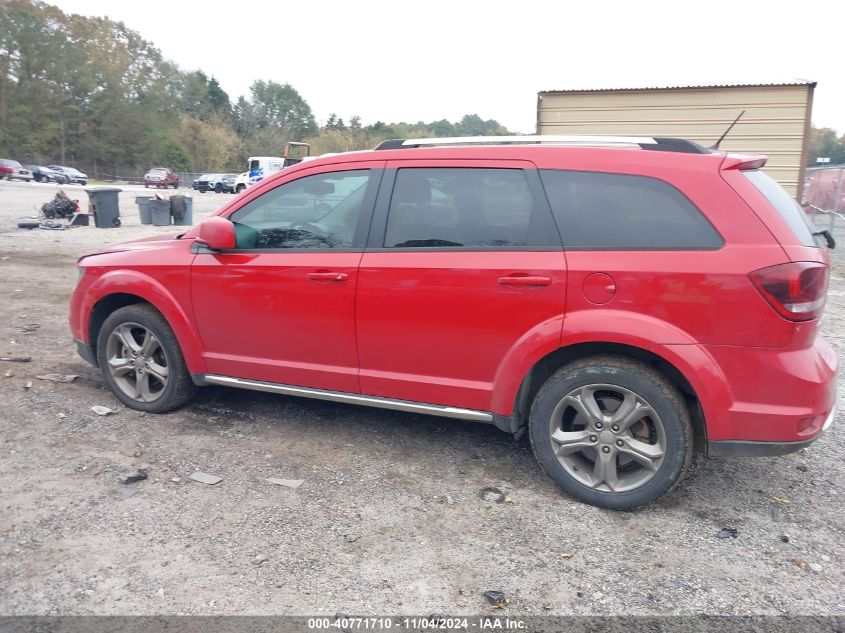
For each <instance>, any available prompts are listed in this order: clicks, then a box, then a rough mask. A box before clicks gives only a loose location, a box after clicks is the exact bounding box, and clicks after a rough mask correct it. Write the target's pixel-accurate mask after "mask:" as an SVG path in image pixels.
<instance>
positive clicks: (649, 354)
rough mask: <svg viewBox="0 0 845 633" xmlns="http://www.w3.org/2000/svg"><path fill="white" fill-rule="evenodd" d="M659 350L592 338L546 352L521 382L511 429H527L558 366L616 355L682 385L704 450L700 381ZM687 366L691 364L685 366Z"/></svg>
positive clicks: (502, 420)
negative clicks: (537, 400)
mask: <svg viewBox="0 0 845 633" xmlns="http://www.w3.org/2000/svg"><path fill="white" fill-rule="evenodd" d="M658 351H662V350H659V349H658V350H655V349H654V348H652V349H646V348H644V347H638V346H635V345H630V344H627V343H619V342H613V341H590V342H579V343H573V344H571V345H566V346H562V347H559V348H557V349H555V350H553V351H551V352H549V353H547V354H545V355H544V356H542V357H541V358H539V359H538V360H537V361H536V362H535V363H534V364H533V365H532V366H531V367H530V369H529V370H528V371H527V372H526V374H525V375H524V377H523V379H522V382H521V383H520V385H519V389H518V391H517V393H516V396H515V397H514V399H513V413H512V415H511V416H510V420H509V423H510V429H509V430H510V431H511V432H514V433H521V432H522V431H523V429H524V428H525V426H526V424H527V422H528V413H529V412H530V409H531V403H532V402H533V401H534V398H535V396H536V395H537V392H538V391H539V390H540V387H542V385H543V383H545V382H546V380H548V379H549V377H550V376H551V375H552V374H554V373H555V372H556V371H557V370H558V369H560V368H561V367H563V366H564V365H567V364H569V363H571V362H573V361H576V360H579V359H582V358H587V357H590V356H600V355H601V356H607V355H612V356H619V357H622V358H628V359H631V360H635V361H638V362H641V363H644V364H647V365H649V366H651V367H653V368H654V369H656V370H657V371H658V372H660V374H661V375H662V376H664V377H665V378H666V379H667V380H668V381H669V382H670V383H671V384H672V385H674V386H675V387H676V388H677V389H678V391H679V392H680V393H681V395H682V396H683V398H684V401H685V402H686V404H687V408H688V410H689V413H690V419H691V420H692V424H693V434H694V438H695V449H696V451H699V452H703V451H704V450H706V444H707V424H706V420H705V414H704V408H703V406H702V400H701V397H700V395H699V392H700V385H694V384H693V383H692V382H690V380H689V379H688V377H687V374H689V371H687V372H686V373H685V372H684V371H681V369H679V367H678V366H677V364H676V362H677V360H678V359H673V360H669V359H668V358H666V356H668V354H666V355H661V354H660V353H658ZM673 361H675V362H673ZM684 369H689V368H686V367H685V368H684ZM697 387H698V388H697ZM497 417H498V418H499V420H498V421H497V426H499V427H500V428H502V427H503V426H506V423H505V419H506V418H505V416H497Z"/></svg>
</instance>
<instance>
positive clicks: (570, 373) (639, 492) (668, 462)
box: [529, 356, 693, 510]
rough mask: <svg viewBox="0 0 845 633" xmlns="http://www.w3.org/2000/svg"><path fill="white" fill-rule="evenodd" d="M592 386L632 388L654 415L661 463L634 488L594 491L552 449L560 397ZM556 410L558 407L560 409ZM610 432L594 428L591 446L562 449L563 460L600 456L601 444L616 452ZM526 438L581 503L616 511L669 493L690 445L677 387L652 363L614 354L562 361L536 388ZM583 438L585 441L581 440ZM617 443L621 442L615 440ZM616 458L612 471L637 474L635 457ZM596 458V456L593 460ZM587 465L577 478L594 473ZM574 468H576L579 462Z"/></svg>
mask: <svg viewBox="0 0 845 633" xmlns="http://www.w3.org/2000/svg"><path fill="white" fill-rule="evenodd" d="M592 385H612V386H618V387H620V388H621V389H622V390H623V391H628V392H631V393H633V395H635V396H636V397H637V398H642V400H643V401H644V402H646V403H647V404H648V405H650V409H651V410H653V411H654V412H655V413H656V416H658V421H659V425H660V427H661V428H662V441H663V444H664V446H663V455H662V457H661V460H662V461H661V462H660V465H659V466H658V467H656V470H654V472H653V474H649V473H648V472H646V473H644V475H643V476H648V477H651V478H650V479H648V480H647V481H645V483H643V484H642V485H640V486H638V487H635V488H633V489H629V490H624V491H612V489H610V490H597V489H595V488H594V487H591V486H589V485H587V484H586V483H584V482H582V481H579V480H578V479H576V477H575V476H574V475H573V474H572V473H570V472H568V470H567V468H566V467H564V465H563V464H562V463H561V461H560V460H559V459H558V457H557V455H556V453H555V449H554V448H553V446H554V443H553V441H552V439H551V429H552V428H553V426H552V424H553V422H552V418H553V415H554V413H555V411H556V409H557V407H558V405H559V404H561V403H563V402H564V398H566V396H567V395H568V394H571V393H574V392H576V391H577V390H578V389H580V388H585V387H586V388H587V389H590V388H592V387H591V386H592ZM579 393H581V392H579ZM597 393H599V392H597ZM600 393H610V394H611V395H612V391H601V392H600ZM620 393H621V392H620ZM638 402H639V401H638ZM564 406H565V405H564ZM619 406H621V404H620V405H619ZM557 410H558V411H560V409H557ZM567 413H568V411H565V412H564V414H563V415H566V414H567ZM606 414H609V415H612V412H606ZM570 419H571V418H570ZM576 419H577V418H576ZM637 424H641V423H637ZM642 424H644V425H645V426H646V427H647V426H648V425H650V424H653V422H652V421H651V418H650V417H648V416H646V417H645V418H643V422H642ZM573 428H574V427H573ZM589 428H590V427H586V429H587V432H589V433H596V431H589ZM614 428H615V427H614ZM581 430H584V429H580V427H579V431H581ZM608 431H609V429H607V428H605V429H603V431H598V434H599V435H598V437H599V438H600V439H598V443H597V444H596V448H595V449H592V448H588V449H587V450H585V451H583V452H578V453H564V454H565V455H566V457H565V458H563V459H573V458H572V457H571V456H572V455H575V456H576V458H577V459H581V458H583V456H585V455H588V454H589V453H590V451H592V450H594V451H595V453H594V454H595V455H596V456H597V457H598V456H599V453H598V446H602V449H601V450H607V451H608V454H610V455H617V452H616V450H615V449H611V446H612V442H614V441H617V440H614V439H613V438H612V437H611V436H608V438H605V437H604V435H605V434H607V432H608ZM652 432H653V431H652ZM529 436H530V438H531V446H532V448H533V449H534V455H535V456H536V457H537V461H539V462H540V465H541V466H542V468H543V469H544V470H545V471H546V473H547V474H548V475H549V476H550V477H551V478H552V479H553V480H554V481H555V482H556V483H557V484H558V485H559V486H560V487H561V488H562V489H563V490H564V491H566V492H567V493H569V494H570V495H572V496H573V497H575V498H576V499H579V500H580V501H583V502H585V503H589V504H592V505H595V506H599V507H602V508H611V509H616V510H628V509H632V508H636V507H638V506H642V505H646V504H648V503H651V502H653V501H655V500H656V499H658V498H659V497H661V496H663V495H664V494H666V493H667V492H669V491H670V490H671V489H672V488H673V487H674V486H675V485H677V484H678V482H679V481H680V480H681V478H682V476H683V474H684V472H685V471H686V469H687V467H688V466H689V463H690V459H691V458H692V449H693V441H692V426H691V424H690V417H689V412H688V410H687V407H686V404H685V403H684V399H683V398H682V397H681V394H680V393H679V392H678V390H677V389H676V388H675V387H674V386H673V385H671V384H670V383H669V382H668V381H667V380H666V379H665V377H664V376H663V375H662V374H660V373H659V372H657V371H655V370H654V369H652V368H651V367H649V366H647V365H644V364H642V363H639V362H637V361H634V360H631V359H628V358H624V357H618V356H593V357H590V358H584V359H581V360H578V361H575V362H573V363H570V364H568V365H565V366H564V367H562V368H561V369H559V370H558V371H557V372H556V373H554V374H553V375H552V376H551V377H550V378H549V379H548V380H547V381H546V382H545V384H544V385H543V386H542V387H541V388H540V391H539V392H538V393H537V396H536V397H535V399H534V402H533V404H532V407H531V414H530V417H529ZM596 437H597V435H590V437H589V441H592V442H596V441H597V440H596V439H595V438H596ZM620 437H621V436H620ZM586 441H587V440H586V439H585V440H584V442H586ZM603 442H607V443H608V447H607V449H605V448H604V446H605V445H604V444H603ZM619 446H622V445H621V444H619ZM560 448H562V447H560ZM611 450H612V451H613V452H611ZM620 452H621V449H620ZM622 457H624V458H626V459H627V458H628V457H627V455H622ZM577 459H573V461H576V462H577ZM616 459H617V458H616V457H613V460H614V463H615V464H616V466H615V467H614V472H615V471H616V470H617V468H618V470H619V472H623V474H624V469H625V468H627V469H628V470H629V471H631V470H633V471H634V472H636V471H637V469H639V468H640V467H641V466H640V464H638V463H636V462H635V461H629V462H628V464H629V465H620V464H621V461H620V462H617V461H616ZM597 461H598V459H597V458H596V459H595V461H594V462H593V464H595V462H597ZM586 464H587V466H586V467H585V468H583V469H582V472H581V473H580V475H579V476H581V477H585V478H586V477H592V475H587V472H588V470H589V465H590V462H589V461H588V460H587V461H586ZM630 464H633V466H630ZM570 467H571V466H570ZM574 470H575V471H577V470H578V467H577V465H576V466H575V467H574ZM602 485H604V484H602ZM608 487H609V486H608ZM620 487H624V486H620Z"/></svg>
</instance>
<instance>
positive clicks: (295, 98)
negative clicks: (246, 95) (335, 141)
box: [249, 80, 317, 140]
mask: <svg viewBox="0 0 845 633" xmlns="http://www.w3.org/2000/svg"><path fill="white" fill-rule="evenodd" d="M249 90H250V93H251V96H252V98H251V110H252V115H253V117H254V122H255V125H256V127H257V128H258V129H259V130H267V129H270V128H275V129H276V130H278V131H279V132H281V133H282V134H283V135H286V136H287V137H288V138H289V139H290V140H295V139H301V138H305V137H307V136H309V135H312V134H315V133H316V132H317V123H316V121H315V119H314V114H313V113H312V112H311V106H309V105H308V103H306V101H305V99H303V98H302V97H301V96H300V94H299V93H298V92H297V91H296V89H294V87H293V86H291V85H290V84H279V83H276V82H275V81H266V82H265V81H260V80H259V81H255V82H253V84H252V85H251V86H250V89H249Z"/></svg>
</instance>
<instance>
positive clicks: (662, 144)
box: [376, 134, 710, 154]
mask: <svg viewBox="0 0 845 633" xmlns="http://www.w3.org/2000/svg"><path fill="white" fill-rule="evenodd" d="M477 144H483V145H539V144H549V145H575V146H579V145H580V146H587V147H591V146H611V147H613V146H623V147H639V148H641V149H649V150H656V151H664V152H683V153H687V154H709V153H710V150H708V149H707V148H706V147H703V146H701V145H699V144H698V143H696V142H695V141H689V140H687V139H682V138H667V137H651V136H587V135H558V134H544V135H541V136H447V137H440V138H409V139H388V140H386V141H382V142H381V143H379V144H378V146H376V149H377V150H382V149H410V148H414V147H426V146H433V145H477Z"/></svg>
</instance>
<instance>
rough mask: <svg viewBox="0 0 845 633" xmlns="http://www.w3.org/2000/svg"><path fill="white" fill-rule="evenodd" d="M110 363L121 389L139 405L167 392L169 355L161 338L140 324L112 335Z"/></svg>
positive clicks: (108, 346)
mask: <svg viewBox="0 0 845 633" xmlns="http://www.w3.org/2000/svg"><path fill="white" fill-rule="evenodd" d="M106 363H107V366H108V367H107V368H108V372H109V374H111V377H112V378H113V379H114V382H115V384H116V385H117V386H118V388H119V389H120V390H121V391H122V392H123V393H124V394H126V395H127V396H128V397H129V398H132V399H133V400H137V401H138V402H154V401H155V400H158V399H159V398H160V397H161V396H162V395H163V394H164V391H165V390H166V389H167V381H168V376H169V373H170V370H169V363H168V359H167V354H166V353H165V351H164V348H163V347H162V345H161V341H159V339H158V337H156V335H155V334H153V333H152V331H150V330H149V329H148V328H146V327H144V326H143V325H139V324H138V323H122V324H120V325H118V326H117V327H116V328H115V329H114V330H112V333H111V334H110V335H109V338H108V342H107V343H106Z"/></svg>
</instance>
